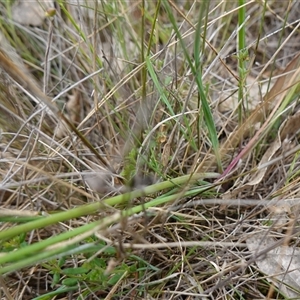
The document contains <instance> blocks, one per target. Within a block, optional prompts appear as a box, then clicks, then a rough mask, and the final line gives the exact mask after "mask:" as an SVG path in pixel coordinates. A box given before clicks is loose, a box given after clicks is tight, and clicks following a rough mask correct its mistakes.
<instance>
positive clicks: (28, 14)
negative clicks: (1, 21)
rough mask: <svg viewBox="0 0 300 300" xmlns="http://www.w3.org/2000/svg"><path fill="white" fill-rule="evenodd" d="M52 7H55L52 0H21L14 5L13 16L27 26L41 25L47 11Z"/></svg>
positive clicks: (16, 20)
mask: <svg viewBox="0 0 300 300" xmlns="http://www.w3.org/2000/svg"><path fill="white" fill-rule="evenodd" d="M50 8H54V3H53V1H52V0H47V1H43V0H39V1H34V0H32V1H27V0H19V1H16V2H15V3H14V5H13V6H12V9H11V10H12V18H13V20H14V21H15V22H18V23H20V24H22V25H25V26H29V25H32V26H41V25H42V24H43V22H44V19H45V18H46V11H48V9H50Z"/></svg>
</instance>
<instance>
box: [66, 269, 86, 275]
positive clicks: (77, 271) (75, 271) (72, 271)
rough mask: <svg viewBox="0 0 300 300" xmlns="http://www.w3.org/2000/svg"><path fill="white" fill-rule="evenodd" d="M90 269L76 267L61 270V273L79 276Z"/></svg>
mask: <svg viewBox="0 0 300 300" xmlns="http://www.w3.org/2000/svg"><path fill="white" fill-rule="evenodd" d="M89 270H90V269H88V268H84V267H78V268H66V269H64V270H62V273H63V274H65V275H79V274H85V273H87V272H88V271H89Z"/></svg>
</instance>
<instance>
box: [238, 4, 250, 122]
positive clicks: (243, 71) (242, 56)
mask: <svg viewBox="0 0 300 300" xmlns="http://www.w3.org/2000/svg"><path fill="white" fill-rule="evenodd" d="M245 19H246V7H245V0H239V11H238V23H239V26H240V30H239V32H238V53H239V55H238V64H239V78H240V80H239V91H238V103H239V106H238V119H239V124H242V121H243V120H242V119H243V107H244V105H245V103H244V102H245V95H244V86H245V80H246V77H247V68H246V61H245V60H246V59H247V55H248V54H247V50H246V31H245V24H244V25H243V23H244V22H245Z"/></svg>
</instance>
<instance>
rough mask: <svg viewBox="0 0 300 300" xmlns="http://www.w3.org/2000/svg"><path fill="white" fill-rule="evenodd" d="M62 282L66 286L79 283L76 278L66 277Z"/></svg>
mask: <svg viewBox="0 0 300 300" xmlns="http://www.w3.org/2000/svg"><path fill="white" fill-rule="evenodd" d="M61 283H62V284H63V285H65V286H74V285H77V283H78V280H77V279H76V278H66V279H64V280H63V281H62V282H61Z"/></svg>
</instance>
